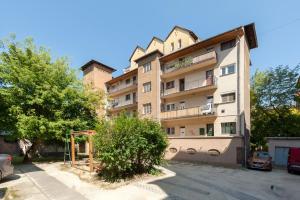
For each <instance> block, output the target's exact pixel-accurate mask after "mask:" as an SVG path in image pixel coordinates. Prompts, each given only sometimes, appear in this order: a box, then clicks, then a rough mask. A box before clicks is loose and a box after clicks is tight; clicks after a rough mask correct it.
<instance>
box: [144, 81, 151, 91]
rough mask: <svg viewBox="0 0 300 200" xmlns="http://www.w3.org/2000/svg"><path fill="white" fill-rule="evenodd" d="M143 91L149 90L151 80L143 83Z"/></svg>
mask: <svg viewBox="0 0 300 200" xmlns="http://www.w3.org/2000/svg"><path fill="white" fill-rule="evenodd" d="M143 87H144V92H151V82H147V83H144V84H143Z"/></svg>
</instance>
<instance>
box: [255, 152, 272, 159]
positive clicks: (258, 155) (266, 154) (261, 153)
mask: <svg viewBox="0 0 300 200" xmlns="http://www.w3.org/2000/svg"><path fill="white" fill-rule="evenodd" d="M254 156H255V157H258V158H268V157H269V153H268V152H256V153H255V154H254Z"/></svg>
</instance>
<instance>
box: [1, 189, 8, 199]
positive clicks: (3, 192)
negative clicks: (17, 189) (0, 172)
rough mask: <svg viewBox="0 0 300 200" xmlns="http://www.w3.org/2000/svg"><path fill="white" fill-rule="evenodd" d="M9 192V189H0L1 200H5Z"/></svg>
mask: <svg viewBox="0 0 300 200" xmlns="http://www.w3.org/2000/svg"><path fill="white" fill-rule="evenodd" d="M6 192H7V188H6V187H5V188H0V199H2V198H4V196H5V194H6Z"/></svg>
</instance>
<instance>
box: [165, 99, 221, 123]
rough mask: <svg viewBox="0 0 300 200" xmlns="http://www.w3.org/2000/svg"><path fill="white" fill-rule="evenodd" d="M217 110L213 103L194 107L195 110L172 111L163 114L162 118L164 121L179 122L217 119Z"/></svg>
mask: <svg viewBox="0 0 300 200" xmlns="http://www.w3.org/2000/svg"><path fill="white" fill-rule="evenodd" d="M216 113H217V112H216V108H214V105H213V104H212V103H209V104H207V105H203V106H198V107H193V108H185V109H179V110H172V111H166V112H162V113H161V115H160V118H161V120H162V121H168V120H176V119H177V120H178V119H186V118H189V119H190V118H215V117H216Z"/></svg>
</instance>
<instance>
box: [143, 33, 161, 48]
mask: <svg viewBox="0 0 300 200" xmlns="http://www.w3.org/2000/svg"><path fill="white" fill-rule="evenodd" d="M153 40H158V41H159V42H161V43H164V41H163V40H162V39H160V38H158V37H155V36H154V37H153V38H152V39H151V40H150V42H149V44H148V46H147V48H146V49H148V48H149V46H150V44H151V42H152V41H153Z"/></svg>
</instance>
